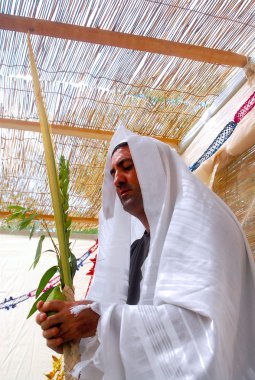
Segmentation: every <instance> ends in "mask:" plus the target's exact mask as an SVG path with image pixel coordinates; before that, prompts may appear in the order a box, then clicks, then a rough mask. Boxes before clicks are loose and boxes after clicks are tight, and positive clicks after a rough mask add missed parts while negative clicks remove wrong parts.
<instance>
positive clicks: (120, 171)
mask: <svg viewBox="0 0 255 380" xmlns="http://www.w3.org/2000/svg"><path fill="white" fill-rule="evenodd" d="M110 173H111V176H112V178H113V183H114V186H115V187H116V192H117V194H118V197H119V199H120V201H121V203H122V205H123V208H124V210H125V211H127V212H129V213H130V214H131V215H134V216H136V217H137V218H139V219H140V217H141V216H143V215H144V208H143V198H142V193H141V188H140V184H139V182H138V178H137V175H136V170H135V167H134V163H133V160H132V157H131V154H130V150H129V147H128V146H124V147H121V148H119V149H117V150H116V151H115V152H114V154H113V156H112V162H111V170H110Z"/></svg>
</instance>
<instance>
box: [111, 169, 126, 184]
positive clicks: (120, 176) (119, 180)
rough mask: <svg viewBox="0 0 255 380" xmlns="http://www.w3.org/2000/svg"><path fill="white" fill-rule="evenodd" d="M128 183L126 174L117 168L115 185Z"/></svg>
mask: <svg viewBox="0 0 255 380" xmlns="http://www.w3.org/2000/svg"><path fill="white" fill-rule="evenodd" d="M124 183H126V177H125V174H124V173H123V172H122V171H121V170H116V172H115V175H114V179H113V184H114V186H115V187H120V186H121V185H123V184H124Z"/></svg>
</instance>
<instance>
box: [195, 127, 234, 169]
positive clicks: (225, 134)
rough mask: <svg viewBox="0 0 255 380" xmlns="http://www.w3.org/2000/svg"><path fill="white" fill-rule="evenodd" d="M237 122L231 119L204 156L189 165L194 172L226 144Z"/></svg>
mask: <svg viewBox="0 0 255 380" xmlns="http://www.w3.org/2000/svg"><path fill="white" fill-rule="evenodd" d="M236 126H237V123H235V122H234V121H230V122H229V123H228V124H227V125H226V126H225V127H224V128H223V130H222V131H221V132H220V133H219V134H218V136H217V137H216V138H215V139H214V141H213V142H212V144H211V145H210V146H209V148H208V149H207V150H206V151H205V152H204V153H203V154H202V156H201V157H200V158H199V159H198V160H197V161H196V162H195V163H194V164H193V165H191V166H190V167H189V170H190V171H191V172H193V171H194V170H196V169H197V168H199V166H200V165H201V164H202V163H203V162H204V161H206V160H208V158H210V157H211V156H212V155H213V154H214V153H216V152H217V150H218V149H219V148H220V147H221V146H222V145H223V144H224V142H225V141H226V140H227V139H228V138H229V137H230V136H231V135H232V133H233V132H234V130H235V127H236Z"/></svg>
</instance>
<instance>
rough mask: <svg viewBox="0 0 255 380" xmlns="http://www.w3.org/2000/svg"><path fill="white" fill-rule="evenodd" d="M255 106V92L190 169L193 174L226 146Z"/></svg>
mask: <svg viewBox="0 0 255 380" xmlns="http://www.w3.org/2000/svg"><path fill="white" fill-rule="evenodd" d="M254 106H255V92H253V94H252V95H251V96H250V97H249V99H248V100H246V102H245V103H244V104H243V105H242V106H241V107H240V109H239V110H238V111H237V112H236V114H235V116H234V119H233V121H230V122H229V123H228V124H227V125H226V126H225V127H224V128H223V130H222V131H221V132H220V133H219V134H218V136H217V137H216V138H215V139H214V141H213V142H212V144H211V145H210V146H209V147H208V149H207V150H206V151H205V152H204V153H203V154H202V156H201V157H200V158H199V159H198V160H197V161H196V162H195V163H194V164H193V165H191V166H190V167H189V170H190V171H191V172H193V171H195V170H196V169H197V168H199V166H200V165H201V164H202V163H203V162H204V161H206V160H208V158H210V157H211V156H212V155H213V154H214V153H216V152H217V150H219V148H220V147H221V146H222V145H223V144H224V142H225V141H226V140H227V139H228V138H229V137H230V136H231V135H232V133H233V132H234V130H235V128H236V126H237V124H238V123H240V121H241V120H242V119H243V118H244V117H245V116H246V115H247V114H248V113H249V112H250V111H251V110H252V109H253V107H254Z"/></svg>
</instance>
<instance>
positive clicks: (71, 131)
mask: <svg viewBox="0 0 255 380" xmlns="http://www.w3.org/2000/svg"><path fill="white" fill-rule="evenodd" d="M0 128H6V129H16V130H22V131H32V132H41V129H40V124H39V122H36V121H25V120H15V119H4V118H0ZM51 131H52V133H53V134H58V135H64V136H76V137H80V138H85V139H97V140H107V141H110V140H111V138H112V136H113V133H114V132H113V131H103V130H98V129H91V128H83V127H82V128H78V127H70V126H68V125H57V124H52V125H51ZM151 137H154V138H155V139H157V140H160V141H162V142H164V143H166V144H169V145H173V146H178V144H179V142H180V141H179V140H178V139H169V138H166V137H159V136H151Z"/></svg>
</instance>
